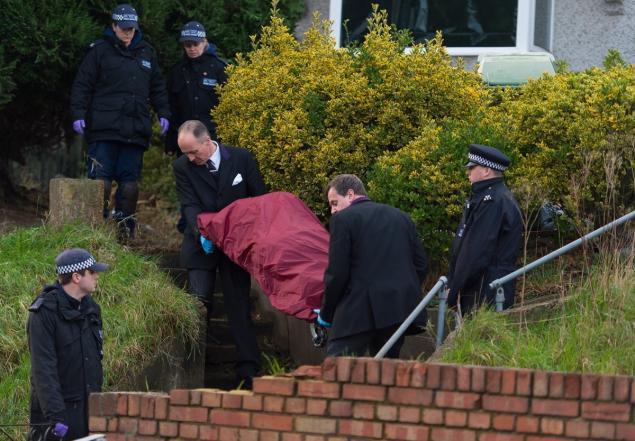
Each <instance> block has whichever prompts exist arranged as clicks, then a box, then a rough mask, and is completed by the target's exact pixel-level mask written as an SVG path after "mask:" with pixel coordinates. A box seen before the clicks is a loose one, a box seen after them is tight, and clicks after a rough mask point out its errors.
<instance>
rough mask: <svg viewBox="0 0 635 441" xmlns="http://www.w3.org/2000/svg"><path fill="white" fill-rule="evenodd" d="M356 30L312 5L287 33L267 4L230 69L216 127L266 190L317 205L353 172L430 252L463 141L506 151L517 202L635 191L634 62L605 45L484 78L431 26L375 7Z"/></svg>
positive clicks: (439, 250) (436, 256) (590, 206)
mask: <svg viewBox="0 0 635 441" xmlns="http://www.w3.org/2000/svg"><path fill="white" fill-rule="evenodd" d="M368 30H369V31H368V33H367V35H366V37H365V39H364V41H363V42H362V43H361V44H358V45H356V46H352V47H348V48H341V49H339V48H336V47H335V42H334V40H333V39H332V38H331V37H330V24H329V23H328V22H324V21H320V20H319V17H318V16H316V17H315V20H314V23H313V26H312V27H311V28H310V29H309V30H308V31H307V33H306V34H305V35H304V38H303V39H302V41H297V40H296V39H295V38H294V37H293V35H292V34H291V32H290V31H289V29H288V28H287V27H286V26H285V25H284V22H283V20H282V19H281V18H280V17H279V15H278V14H276V13H275V9H274V13H273V14H272V18H271V22H270V23H269V24H268V25H267V26H264V27H263V28H262V32H261V34H260V35H259V36H257V37H253V41H252V45H253V50H252V51H251V52H249V53H247V54H245V55H239V56H238V57H237V63H236V65H234V66H230V67H228V74H229V80H228V82H227V83H226V84H225V85H224V86H223V87H222V88H221V90H220V94H221V99H220V104H219V106H218V107H217V108H216V109H215V110H214V112H213V113H214V117H215V120H216V121H217V123H218V129H219V133H220V135H221V137H222V139H223V140H224V141H225V142H227V143H229V144H234V145H239V146H242V147H246V148H248V149H250V150H251V151H252V152H253V153H254V155H255V156H256V158H257V160H258V162H259V164H260V169H261V171H262V173H263V176H264V178H265V181H266V182H267V184H268V185H269V188H270V189H271V190H282V191H290V192H293V193H295V194H296V195H298V196H299V197H300V198H302V199H303V200H304V201H306V202H307V203H308V204H309V206H310V207H311V208H312V209H313V210H314V211H316V212H317V213H318V214H319V215H322V216H324V215H325V214H326V210H327V206H326V203H325V202H324V201H323V200H322V189H323V186H324V185H325V184H326V183H327V182H328V180H329V179H330V178H331V177H333V176H334V175H336V174H338V173H355V174H357V175H359V176H360V177H362V179H363V180H364V181H365V182H367V184H368V188H369V191H370V194H371V197H373V199H375V200H377V201H379V202H385V203H389V204H391V205H394V206H396V207H399V208H401V209H403V210H405V211H406V212H408V213H409V214H410V215H411V216H412V218H413V219H414V221H415V223H416V225H417V228H418V231H419V233H420V234H421V235H422V237H423V240H424V242H425V244H426V247H427V248H428V250H429V251H430V254H431V256H432V258H433V260H436V261H439V260H441V259H442V258H443V257H445V256H447V251H448V248H449V244H450V241H451V237H452V233H453V231H454V230H455V229H456V225H457V223H458V221H459V218H460V214H461V211H462V209H463V201H464V199H465V197H466V196H467V193H468V191H469V184H468V182H467V179H466V178H465V175H464V163H465V160H466V159H465V158H466V154H467V147H468V145H469V144H470V143H481V144H488V145H492V146H494V147H497V148H499V149H501V150H502V151H504V152H506V153H507V154H508V155H509V156H510V157H511V158H512V167H511V168H510V170H509V172H508V173H507V180H508V182H509V184H510V187H511V188H512V190H515V191H516V194H517V195H518V198H519V200H520V201H521V206H522V207H523V209H525V210H527V211H529V210H533V209H534V208H536V207H537V206H539V205H540V204H541V203H542V202H545V201H547V200H549V201H551V202H560V203H564V204H565V205H567V206H568V207H569V208H570V214H571V215H572V216H573V217H574V218H576V220H581V219H582V217H586V218H588V217H590V216H591V215H593V214H596V213H600V212H603V213H606V212H607V210H606V208H607V206H609V205H610V206H611V207H613V208H617V209H618V211H620V210H621V209H624V208H625V207H628V206H629V205H630V206H631V207H632V205H633V203H635V196H634V194H635V192H634V191H633V183H634V182H635V178H634V176H633V166H634V165H635V162H634V157H635V131H634V129H635V116H634V113H635V112H634V110H635V68H634V67H633V66H628V65H625V64H624V63H623V62H619V60H618V58H616V56H615V54H612V58H611V61H610V63H609V62H607V63H606V65H605V68H604V69H601V68H593V69H590V70H587V71H585V72H578V73H574V72H562V73H559V74H557V75H555V76H545V77H542V78H540V79H537V80H533V81H530V82H529V83H528V84H526V85H525V86H523V87H522V88H519V89H518V88H517V89H507V90H506V89H489V88H486V87H485V86H484V85H483V83H482V81H481V80H480V78H479V77H478V76H477V75H476V74H475V73H473V72H468V71H465V69H464V68H463V66H462V64H461V62H460V60H459V61H458V62H457V63H456V65H453V63H452V60H451V58H450V56H449V55H448V54H447V52H446V50H445V49H444V47H443V42H442V39H441V36H440V35H437V36H436V37H435V38H434V39H433V40H431V41H429V42H427V43H426V44H423V45H420V44H411V43H412V41H411V40H408V34H407V33H404V32H402V31H397V30H395V29H394V28H392V27H391V26H390V25H389V24H388V20H387V14H386V12H385V11H379V10H377V9H375V11H374V13H373V14H372V16H371V17H370V18H369V26H368ZM406 46H408V48H409V49H408V50H406V51H404V49H405V47H406Z"/></svg>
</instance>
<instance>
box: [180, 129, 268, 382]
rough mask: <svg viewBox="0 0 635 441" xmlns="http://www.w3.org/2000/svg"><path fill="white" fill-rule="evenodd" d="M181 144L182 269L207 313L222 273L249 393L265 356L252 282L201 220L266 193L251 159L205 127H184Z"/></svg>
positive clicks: (238, 367)
mask: <svg viewBox="0 0 635 441" xmlns="http://www.w3.org/2000/svg"><path fill="white" fill-rule="evenodd" d="M178 144H179V148H180V149H181V152H182V153H183V155H182V156H181V157H179V158H178V159H176V160H175V161H174V163H173V165H172V168H173V170H174V177H175V180H176V190H177V193H178V195H179V199H180V202H181V207H182V211H183V214H184V217H185V220H186V222H187V227H186V229H185V232H184V235H183V244H182V245H181V264H182V265H183V266H184V267H185V268H187V270H188V281H189V286H190V292H191V293H192V294H194V295H195V296H197V297H198V298H199V299H200V300H201V301H202V302H203V304H205V305H206V306H207V308H208V311H209V310H211V308H212V303H211V300H212V293H213V292H214V282H215V276H216V269H217V268H218V269H219V270H220V275H221V283H222V289H223V300H224V304H225V309H226V312H227V318H228V320H229V327H230V330H231V333H232V336H233V338H234V341H235V342H236V349H237V352H238V362H237V364H236V375H237V379H238V381H239V382H240V381H242V382H243V387H245V388H250V387H251V379H252V377H253V376H254V375H256V373H257V372H258V370H259V369H260V351H259V349H258V343H257V341H256V333H255V330H254V326H253V323H252V321H251V316H250V313H249V288H250V283H251V278H250V276H249V273H247V272H246V271H245V270H243V269H242V268H240V267H239V266H238V265H236V264H235V263H234V262H232V261H231V260H229V258H228V257H227V256H225V254H223V252H222V251H221V250H218V249H214V246H213V244H212V243H211V242H210V241H209V240H208V239H207V238H205V237H204V236H202V235H201V234H200V232H199V230H198V226H197V219H196V218H197V216H198V214H199V213H202V212H216V211H220V210H222V209H223V208H225V207H226V206H227V205H229V204H231V203H232V202H234V201H235V200H237V199H241V198H247V197H251V196H260V195H262V194H264V193H266V192H267V189H266V187H265V184H264V182H263V180H262V176H261V175H260V172H259V171H258V166H257V165H256V162H255V161H254V158H253V157H252V156H251V154H250V153H249V152H248V151H247V150H245V149H242V148H237V147H230V146H226V145H222V144H219V143H217V142H216V141H214V140H213V139H212V138H211V137H210V134H209V131H208V129H207V127H206V126H205V124H203V123H202V122H201V121H198V120H190V121H186V122H184V123H183V124H182V125H181V127H180V128H179V133H178Z"/></svg>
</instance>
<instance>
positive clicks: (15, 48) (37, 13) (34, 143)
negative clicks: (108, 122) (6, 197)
mask: <svg viewBox="0 0 635 441" xmlns="http://www.w3.org/2000/svg"><path fill="white" fill-rule="evenodd" d="M131 3H132V4H133V6H134V7H135V8H136V9H137V12H138V13H139V22H140V26H141V30H142V32H143V34H144V36H145V37H146V38H147V39H148V40H149V41H150V42H151V43H152V44H153V45H154V47H155V48H156V49H157V52H158V55H159V62H160V64H161V67H162V68H163V70H164V71H166V70H167V69H168V68H169V67H170V66H171V65H172V64H173V63H174V62H175V61H176V60H177V59H178V58H179V57H180V54H181V49H180V48H179V44H178V35H179V31H180V28H181V26H182V25H183V24H185V23H186V22H187V21H190V20H198V21H200V22H202V23H203V25H205V27H206V30H207V33H208V39H209V40H210V41H212V42H214V43H215V44H216V45H217V46H218V49H219V52H220V53H221V54H222V55H223V56H225V57H227V58H230V59H232V58H234V57H235V55H236V54H237V53H239V52H244V51H247V50H248V49H249V48H250V44H251V40H250V36H251V35H254V34H256V33H257V32H258V31H259V29H260V26H261V25H262V24H264V23H266V22H267V20H268V17H269V14H270V8H271V1H270V0H207V1H194V0H138V1H133V2H131ZM277 3H278V10H279V13H280V14H281V15H282V16H284V17H285V20H287V22H288V23H289V25H290V26H294V25H295V22H296V21H297V20H298V19H299V18H300V17H301V16H302V14H303V12H304V0H279V1H278V2H277ZM116 4H117V2H114V1H112V0H109V1H104V0H87V1H72V0H4V1H3V2H2V7H1V8H0V29H2V39H0V133H2V134H3V142H2V143H1V144H0V170H1V169H2V162H6V161H7V160H8V159H14V160H17V161H22V160H23V156H22V153H23V152H24V150H25V148H31V149H36V148H39V149H42V150H46V149H47V148H50V147H53V146H57V145H58V144H59V143H60V141H62V140H67V141H68V139H69V138H70V136H72V135H73V133H72V130H71V121H70V115H69V96H70V89H71V85H72V82H73V79H74V77H75V73H76V71H77V68H78V66H79V63H80V62H81V60H82V58H83V57H84V54H85V51H86V48H87V47H88V44H89V43H90V42H91V41H94V40H96V39H97V38H101V35H102V31H103V29H104V27H105V26H106V25H110V23H111V21H112V20H111V19H110V13H111V10H112V8H113V7H114V6H115V5H116ZM34 103H37V104H36V105H34Z"/></svg>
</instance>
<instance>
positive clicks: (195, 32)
mask: <svg viewBox="0 0 635 441" xmlns="http://www.w3.org/2000/svg"><path fill="white" fill-rule="evenodd" d="M206 36H207V34H206V33H205V28H204V27H203V25H202V24H200V23H199V22H198V21H190V22H188V23H185V25H184V26H183V29H181V37H180V38H179V42H181V43H183V42H184V41H195V42H197V43H200V42H201V41H205V37H206Z"/></svg>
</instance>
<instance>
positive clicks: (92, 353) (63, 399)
mask: <svg viewBox="0 0 635 441" xmlns="http://www.w3.org/2000/svg"><path fill="white" fill-rule="evenodd" d="M77 305H79V308H78V307H77ZM27 336H28V343H29V351H30V353H31V406H30V411H31V419H30V421H31V422H32V423H52V422H56V421H63V422H66V423H67V425H69V426H71V427H72V428H76V427H79V426H80V425H81V424H84V423H86V421H87V418H86V421H80V422H77V421H67V418H68V415H69V414H68V413H67V411H66V410H67V407H68V406H70V405H71V404H72V403H85V402H86V400H87V399H88V395H89V394H90V393H91V392H99V391H101V387H102V382H103V372H102V365H101V362H102V357H103V335H102V321H101V311H100V308H99V305H97V303H95V301H94V300H93V299H92V297H91V296H87V297H84V298H83V299H82V301H81V303H80V302H77V301H75V300H74V299H72V298H71V297H70V296H68V294H66V293H65V292H64V290H63V288H62V287H61V286H60V285H59V284H55V285H50V286H47V287H45V288H44V290H43V291H42V293H41V294H40V295H39V296H38V297H37V298H36V299H35V301H34V302H33V303H32V304H31V307H30V308H29V318H28V320H27Z"/></svg>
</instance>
